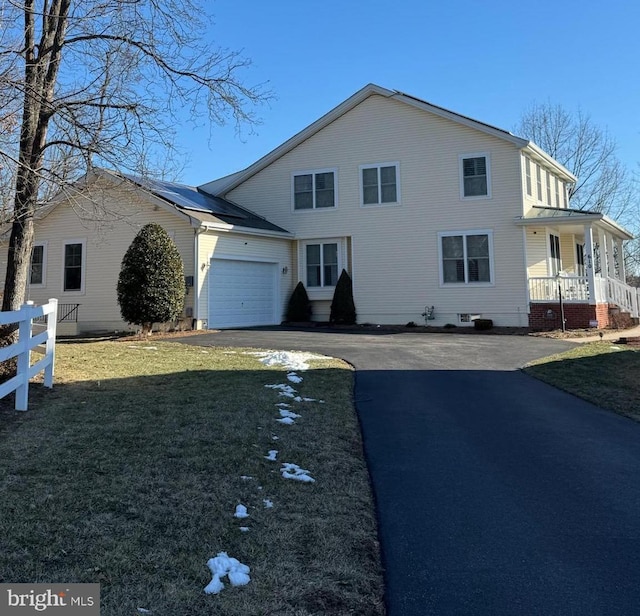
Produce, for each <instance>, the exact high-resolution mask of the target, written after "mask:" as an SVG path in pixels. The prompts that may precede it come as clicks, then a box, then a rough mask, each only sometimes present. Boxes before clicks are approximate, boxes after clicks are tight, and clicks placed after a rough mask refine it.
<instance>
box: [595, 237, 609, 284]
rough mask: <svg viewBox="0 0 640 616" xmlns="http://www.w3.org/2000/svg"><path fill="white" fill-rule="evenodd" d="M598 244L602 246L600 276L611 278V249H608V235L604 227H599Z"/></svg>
mask: <svg viewBox="0 0 640 616" xmlns="http://www.w3.org/2000/svg"><path fill="white" fill-rule="evenodd" d="M598 244H599V246H600V276H602V278H605V279H607V278H609V256H608V255H609V251H608V250H607V248H608V247H607V236H606V235H605V233H604V230H603V229H598Z"/></svg>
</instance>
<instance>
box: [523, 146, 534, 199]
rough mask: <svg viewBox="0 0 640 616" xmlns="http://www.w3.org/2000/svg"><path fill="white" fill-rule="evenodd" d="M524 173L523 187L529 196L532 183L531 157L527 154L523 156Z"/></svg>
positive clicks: (531, 195)
mask: <svg viewBox="0 0 640 616" xmlns="http://www.w3.org/2000/svg"><path fill="white" fill-rule="evenodd" d="M524 167H525V169H524V173H525V189H526V191H527V195H528V196H529V197H533V183H532V177H531V159H530V158H529V157H528V156H525V157H524Z"/></svg>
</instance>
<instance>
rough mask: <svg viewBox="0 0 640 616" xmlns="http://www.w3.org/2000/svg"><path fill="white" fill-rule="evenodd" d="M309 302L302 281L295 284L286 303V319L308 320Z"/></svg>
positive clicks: (309, 317) (309, 314)
mask: <svg viewBox="0 0 640 616" xmlns="http://www.w3.org/2000/svg"><path fill="white" fill-rule="evenodd" d="M311 312H312V311H311V302H310V301H309V296H308V295H307V290H306V289H305V288H304V285H303V284H302V282H299V283H298V284H297V285H296V288H295V289H294V290H293V293H292V294H291V297H290V298H289V304H288V305H287V321H297V322H300V321H309V320H310V319H311Z"/></svg>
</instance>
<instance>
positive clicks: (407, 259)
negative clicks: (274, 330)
mask: <svg viewBox="0 0 640 616" xmlns="http://www.w3.org/2000/svg"><path fill="white" fill-rule="evenodd" d="M478 152H486V153H487V154H488V155H489V158H490V168H491V199H477V200H463V199H461V197H460V161H459V156H460V155H463V154H469V153H478ZM521 161H522V158H521V153H520V151H519V150H518V148H517V147H516V146H514V145H512V144H510V143H508V142H506V141H503V140H501V139H499V138H496V137H493V136H490V135H487V134H485V133H482V132H480V131H477V130H475V129H472V128H468V127H466V126H462V125H460V124H458V123H456V122H453V121H450V120H446V119H443V118H440V117H437V116H435V115H433V114H430V113H428V112H425V111H422V110H419V109H416V108H413V107H411V106H409V105H406V104H404V103H401V102H398V101H394V100H390V99H386V98H384V97H381V96H372V97H370V98H368V99H366V100H365V101H364V102H363V103H361V104H360V105H358V106H357V107H355V108H354V109H352V110H351V111H349V112H348V113H346V114H345V115H344V116H342V117H341V118H339V119H338V120H336V121H335V122H333V123H332V124H331V125H329V126H327V127H326V128H324V129H323V130H322V131H320V132H319V133H317V134H316V135H314V136H313V137H311V138H310V139H308V140H307V141H305V142H304V143H302V144H300V145H299V146H298V147H296V148H295V149H294V150H292V151H291V152H289V153H288V154H286V155H285V156H283V157H282V158H280V159H279V160H277V161H275V162H274V163H272V164H271V165H270V166H269V167H267V168H265V169H264V170H262V171H261V172H259V173H258V174H256V175H255V176H254V177H252V178H250V179H249V180H247V181H246V182H244V183H243V184H242V185H240V186H239V187H237V188H236V189H235V190H233V191H231V192H230V193H229V194H228V195H227V196H228V197H229V198H230V199H232V200H234V201H236V202H238V203H240V204H242V205H244V206H246V207H248V208H250V209H252V210H254V211H256V212H258V213H260V214H261V215H263V216H266V217H267V218H268V219H269V220H270V221H272V222H274V223H275V224H277V225H280V226H282V227H284V228H286V229H287V230H289V231H291V232H292V233H294V234H295V236H296V239H300V240H304V239H315V238H325V237H338V238H347V242H348V243H351V253H350V255H349V257H350V258H352V259H353V263H352V266H351V273H352V276H353V282H354V298H355V302H356V309H357V311H358V321H359V322H365V321H368V322H374V323H376V322H377V323H402V322H405V323H406V322H408V321H415V322H423V317H421V313H422V312H423V311H424V307H425V306H427V305H429V306H431V305H434V306H435V314H436V319H437V321H436V322H449V321H450V320H451V319H452V318H453V317H452V316H451V315H454V316H455V315H456V314H457V313H459V312H474V313H481V314H483V315H489V316H495V320H496V323H498V324H504V325H512V324H515V325H523V324H526V318H524V319H523V316H522V315H525V317H526V312H527V310H528V306H527V294H526V286H525V281H526V272H525V265H524V252H523V238H522V230H521V229H520V228H518V227H516V226H515V225H514V224H513V221H514V218H515V217H516V216H521V215H522V193H523V187H522V181H523V180H522V171H521V164H522V162H521ZM388 162H398V163H399V180H400V192H401V203H400V205H397V206H385V205H383V206H367V207H361V205H360V201H361V196H360V173H359V166H360V165H367V164H375V163H388ZM322 168H335V169H337V174H338V177H337V178H336V180H337V186H338V191H337V194H338V203H337V207H336V208H333V209H328V208H327V209H326V210H323V211H298V212H293V211H292V207H291V173H292V172H294V171H297V170H304V169H322ZM474 229H490V230H491V231H492V232H493V243H494V257H495V270H494V277H495V284H494V286H491V287H473V286H455V287H454V286H448V287H446V286H441V285H440V276H439V263H438V232H439V231H456V230H460V231H466V230H474ZM314 310H316V318H317V315H318V314H322V315H324V314H325V313H326V307H325V306H317V307H315V306H314Z"/></svg>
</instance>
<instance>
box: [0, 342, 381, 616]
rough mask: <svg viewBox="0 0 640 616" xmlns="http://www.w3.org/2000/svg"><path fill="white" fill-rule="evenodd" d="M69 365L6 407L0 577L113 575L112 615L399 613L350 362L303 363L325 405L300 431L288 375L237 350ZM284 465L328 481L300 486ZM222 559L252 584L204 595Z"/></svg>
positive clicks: (78, 352)
mask: <svg viewBox="0 0 640 616" xmlns="http://www.w3.org/2000/svg"><path fill="white" fill-rule="evenodd" d="M56 371H57V379H56V385H55V387H54V389H53V391H51V392H47V391H42V390H39V388H38V387H34V388H33V395H32V405H31V408H32V410H30V411H29V412H28V413H26V414H24V415H22V416H21V417H20V418H19V420H17V421H12V417H13V413H11V412H9V411H3V412H2V413H0V485H1V489H2V494H3V498H2V499H1V501H0V528H1V532H2V537H3V549H2V551H0V581H5V582H14V583H15V582H36V581H38V582H39V581H42V582H100V583H101V585H102V587H101V588H102V590H101V592H102V613H103V614H106V615H120V614H122V615H125V614H126V615H133V614H135V613H136V609H137V608H138V607H141V608H145V609H148V610H150V611H151V614H170V615H172V616H180V615H182V614H185V615H186V614H208V613H211V614H213V613H215V614H225V615H230V616H233V615H236V614H238V615H240V614H242V615H243V616H244V615H246V614H283V615H287V614H291V615H294V614H295V615H300V616H302V615H306V614H363V615H364V614H382V613H383V612H384V608H383V604H382V576H381V567H380V561H379V549H378V543H377V534H376V525H375V516H374V508H373V503H372V497H371V491H370V485H369V479H368V474H367V471H366V467H365V464H364V461H363V456H362V444H361V441H360V434H359V428H358V424H357V419H356V417H355V413H354V410H353V405H352V373H351V371H350V370H349V367H348V366H347V365H346V364H344V363H342V362H339V361H337V360H329V359H327V360H323V361H318V362H314V363H313V365H312V369H310V370H309V371H307V372H303V373H300V374H301V376H303V377H304V381H303V382H302V383H301V384H299V385H293V384H292V385H293V386H294V387H295V388H296V389H297V390H298V391H299V392H300V394H301V395H303V396H306V397H310V398H319V399H323V400H325V404H319V403H315V402H307V403H305V402H303V403H294V405H295V406H294V407H292V408H293V410H295V412H298V413H300V414H301V415H302V417H301V418H300V419H298V420H296V423H295V424H294V425H292V426H283V425H281V424H279V423H278V422H276V421H275V419H276V418H277V417H278V416H279V415H278V412H277V409H276V407H275V403H277V402H279V401H286V399H285V398H284V397H280V396H278V394H277V392H276V391H274V390H271V389H267V388H265V387H264V385H266V384H271V383H286V382H287V381H286V370H284V369H281V368H267V367H264V366H263V365H262V364H261V363H259V361H258V360H257V358H256V357H254V356H251V355H246V354H243V353H242V351H241V350H238V349H220V348H215V349H214V348H206V349H203V348H202V347H190V346H186V345H179V344H170V343H162V342H155V341H153V342H147V341H145V342H139V343H138V342H98V343H85V344H63V345H59V347H58V363H57V369H56ZM3 425H4V429H2V427H3ZM274 436H278V437H279V440H273V437H274ZM270 449H276V450H278V461H277V462H270V461H267V460H265V459H264V456H266V455H267V453H268V451H269V450H270ZM282 462H293V463H295V464H299V465H300V466H301V467H303V468H305V469H309V471H310V472H311V474H312V476H313V477H314V478H315V479H316V482H315V483H313V484H302V483H299V482H295V481H290V480H285V479H283V478H282V477H281V475H280V472H279V470H280V466H281V463H282ZM243 475H244V476H249V477H251V478H252V479H243V478H242V476H243ZM264 499H270V500H271V501H273V503H274V506H273V508H265V506H264V503H263V500H264ZM239 503H242V504H244V505H246V506H247V507H248V510H249V514H250V517H249V518H248V519H246V520H237V519H235V518H234V517H233V513H234V510H235V507H236V505H237V504H239ZM240 526H248V527H250V530H249V532H244V533H243V532H241V531H240V530H239V527H240ZM220 551H226V552H228V553H229V555H230V556H233V557H235V558H238V559H239V560H240V561H241V562H243V563H245V564H247V565H249V566H250V567H251V583H250V584H249V585H248V586H245V587H237V588H233V587H231V586H230V585H229V584H228V583H227V582H226V579H225V583H226V588H225V590H223V591H222V593H221V594H219V595H216V596H209V595H205V594H204V593H203V588H204V587H205V586H206V585H207V583H208V582H209V581H210V579H211V576H210V573H209V571H208V569H207V567H206V562H207V560H208V559H209V558H211V557H214V556H215V555H216V554H217V553H218V552H220Z"/></svg>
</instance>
